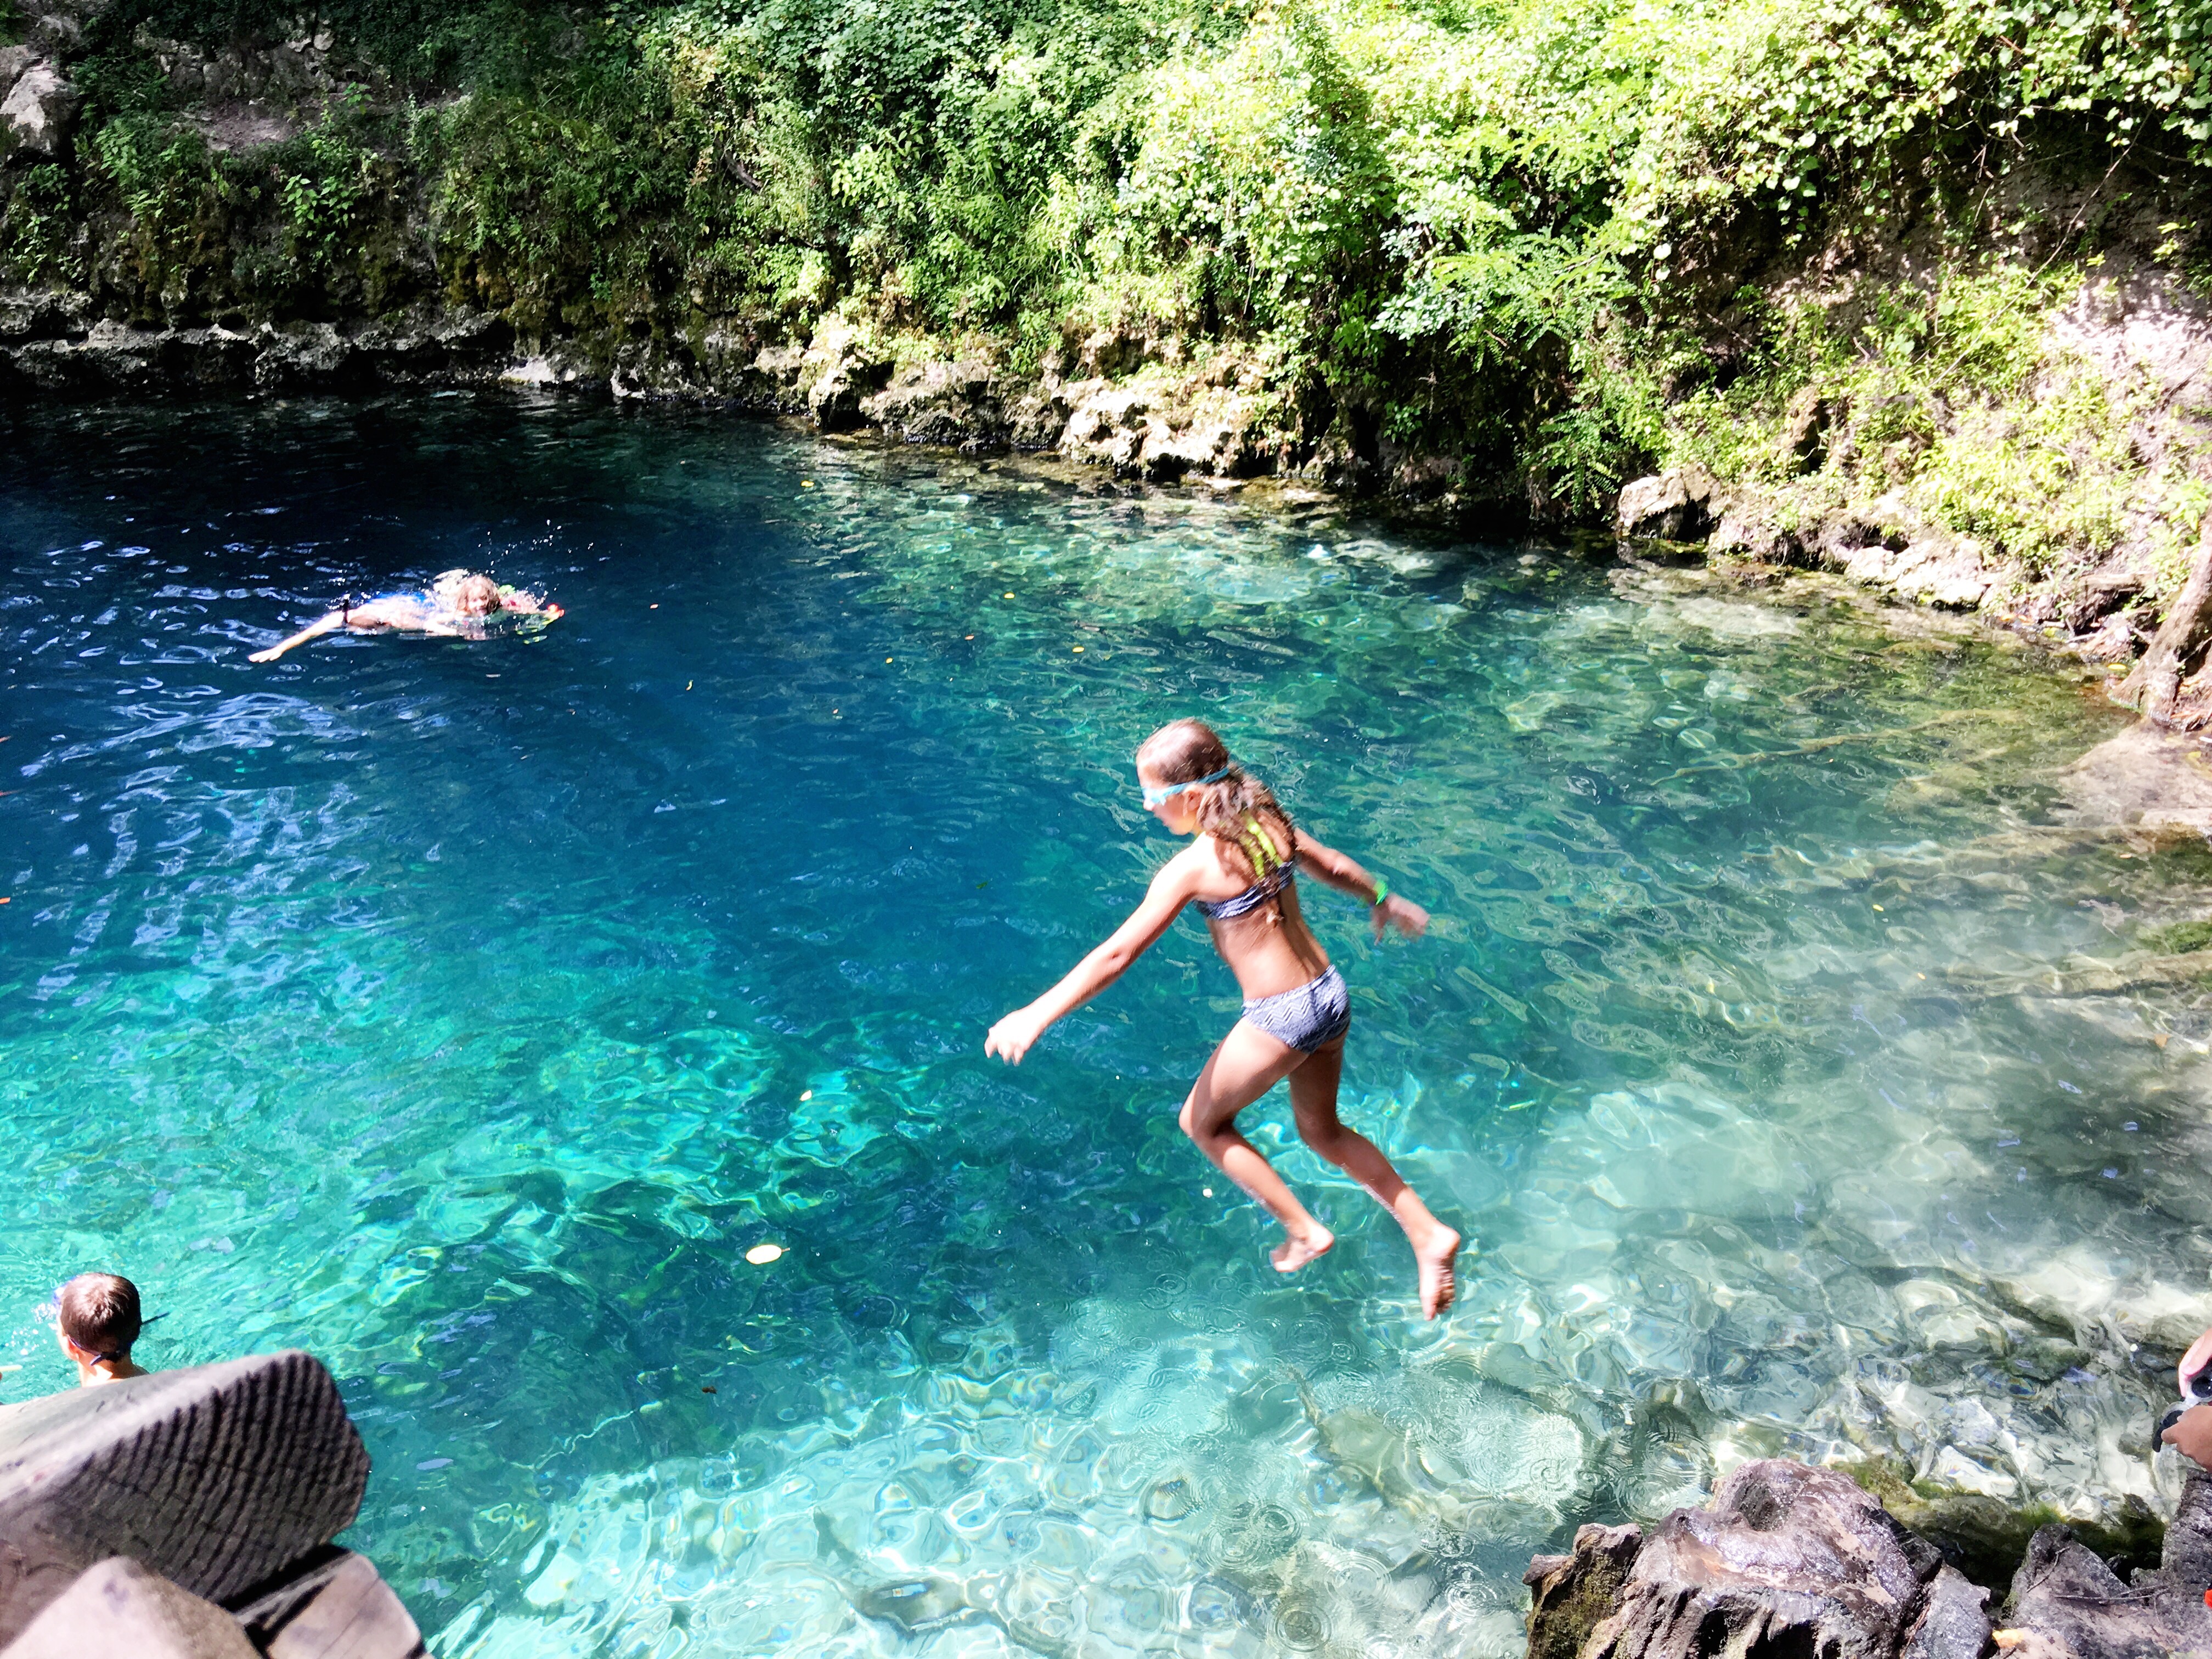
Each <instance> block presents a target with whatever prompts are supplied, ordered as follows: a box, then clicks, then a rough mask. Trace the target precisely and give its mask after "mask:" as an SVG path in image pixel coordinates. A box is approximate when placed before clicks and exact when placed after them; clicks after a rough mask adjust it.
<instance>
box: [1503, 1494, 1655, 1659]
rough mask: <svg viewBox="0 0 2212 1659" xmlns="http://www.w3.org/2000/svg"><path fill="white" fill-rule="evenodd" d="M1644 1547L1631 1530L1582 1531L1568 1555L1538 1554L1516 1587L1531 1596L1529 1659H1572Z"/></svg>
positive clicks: (1589, 1528) (1641, 1536) (1597, 1528)
mask: <svg viewBox="0 0 2212 1659" xmlns="http://www.w3.org/2000/svg"><path fill="white" fill-rule="evenodd" d="M1643 1547H1644V1534H1642V1533H1641V1532H1640V1531H1638V1529H1637V1528H1634V1527H1600V1526H1585V1527H1583V1528H1579V1529H1577V1532H1576V1533H1575V1552H1574V1553H1573V1554H1572V1555H1540V1556H1538V1557H1536V1559H1534V1560H1533V1561H1531V1562H1529V1564H1528V1571H1526V1572H1525V1573H1523V1574H1522V1575H1521V1582H1522V1583H1524V1584H1526V1585H1528V1587H1529V1589H1531V1590H1533V1591H1534V1601H1533V1602H1532V1604H1531V1605H1530V1607H1529V1609H1528V1659H1575V1655H1576V1654H1577V1653H1579V1652H1580V1651H1581V1650H1582V1645H1583V1642H1585V1641H1586V1640H1588V1639H1589V1633H1590V1632H1592V1631H1593V1630H1595V1629H1596V1628H1597V1626H1598V1625H1599V1624H1600V1623H1601V1621H1602V1620H1604V1619H1605V1617H1606V1615H1607V1613H1611V1612H1612V1611H1613V1603H1614V1602H1615V1601H1617V1600H1618V1599H1619V1597H1620V1589H1621V1586H1622V1585H1623V1584H1625V1583H1626V1582H1627V1580H1628V1571H1629V1569H1630V1568H1631V1567H1632V1565H1635V1561H1636V1553H1637V1552H1638V1550H1640V1549H1642V1548H1643Z"/></svg>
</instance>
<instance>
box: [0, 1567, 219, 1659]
mask: <svg viewBox="0 0 2212 1659" xmlns="http://www.w3.org/2000/svg"><path fill="white" fill-rule="evenodd" d="M108 1656H112V1659H260V1656H259V1655H258V1654H257V1653H256V1652H255V1651H254V1649H253V1644H252V1643H251V1642H249V1641H247V1640H246V1631H245V1628H244V1626H241V1625H240V1623H239V1622H238V1620H235V1619H234V1618H232V1617H231V1616H230V1615H229V1614H228V1613H225V1612H224V1611H223V1610H222V1608H221V1607H217V1606H216V1605H215V1604H214V1603H213V1602H212V1601H201V1600H200V1598H199V1597H198V1596H197V1595H193V1594H192V1593H191V1591H190V1590H185V1589H179V1588H178V1587H177V1586H176V1585H174V1584H173V1583H170V1582H169V1581H168V1580H167V1579H166V1578H164V1577H161V1575H160V1574H158V1573H151V1572H149V1571H146V1569H145V1568H143V1567H142V1566H140V1565H138V1563H137V1562H136V1561H132V1560H129V1559H125V1558H124V1557H121V1556H118V1557H116V1558H114V1559H111V1560H106V1561H101V1562H98V1563H96V1564H94V1565H93V1566H91V1567H88V1568H87V1569H86V1570H85V1571H83V1572H82V1573H80V1574H78V1575H77V1577H76V1582H75V1583H72V1584H71V1585H70V1587H69V1588H68V1589H65V1590H64V1591H63V1592H62V1593H61V1594H60V1595H58V1596H56V1597H55V1598H54V1599H53V1600H52V1601H49V1602H48V1603H47V1604H46V1610H45V1611H44V1612H42V1613H40V1614H39V1616H38V1617H37V1618H36V1619H33V1620H32V1621H31V1622H30V1625H29V1626H27V1628H26V1629H25V1630H24V1632H23V1633H22V1634H21V1636H19V1637H17V1638H15V1640H14V1641H13V1642H11V1643H9V1645H8V1647H7V1648H6V1650H4V1651H0V1659H108Z"/></svg>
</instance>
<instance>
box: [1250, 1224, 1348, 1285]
mask: <svg viewBox="0 0 2212 1659" xmlns="http://www.w3.org/2000/svg"><path fill="white" fill-rule="evenodd" d="M1334 1243H1336V1235H1335V1234H1334V1233H1333V1232H1331V1231H1329V1230H1328V1228H1326V1227H1323V1226H1319V1225H1316V1227H1315V1228H1314V1230H1313V1231H1312V1232H1311V1233H1310V1234H1309V1235H1307V1236H1305V1237H1291V1238H1286V1239H1285V1240H1284V1241H1283V1242H1282V1243H1279V1244H1278V1245H1276V1246H1275V1248H1274V1249H1272V1250H1270V1251H1268V1252H1267V1260H1268V1261H1272V1262H1273V1263H1274V1264H1275V1271H1276V1272H1277V1273H1296V1272H1297V1270H1298V1269H1299V1268H1301V1267H1304V1266H1305V1265H1306V1263H1307V1262H1309V1261H1313V1260H1315V1259H1316V1257H1319V1256H1324V1255H1328V1252H1329V1248H1330V1246H1332V1245H1334Z"/></svg>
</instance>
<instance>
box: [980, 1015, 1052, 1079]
mask: <svg viewBox="0 0 2212 1659" xmlns="http://www.w3.org/2000/svg"><path fill="white" fill-rule="evenodd" d="M1045 1025H1046V1022H1045V1021H1043V1020H1042V1019H1040V1018H1037V1016H1036V1014H1034V1013H1032V1012H1030V1010H1028V1009H1027V1008H1017V1009H1015V1010H1014V1012H1012V1013H1011V1014H1008V1015H1007V1016H1006V1018H1004V1019H1002V1020H1000V1022H999V1023H998V1024H996V1025H994V1026H993V1027H992V1028H991V1031H990V1035H989V1036H986V1037H985V1038H984V1039H983V1052H984V1053H985V1054H996V1055H997V1056H998V1057H999V1058H1000V1060H1005V1061H1006V1064H1007V1065H1009V1066H1018V1065H1020V1064H1021V1063H1022V1056H1023V1055H1024V1054H1027V1053H1029V1051H1030V1049H1031V1048H1035V1047H1036V1040H1037V1039H1038V1038H1039V1037H1041V1036H1043V1035H1044V1028H1045Z"/></svg>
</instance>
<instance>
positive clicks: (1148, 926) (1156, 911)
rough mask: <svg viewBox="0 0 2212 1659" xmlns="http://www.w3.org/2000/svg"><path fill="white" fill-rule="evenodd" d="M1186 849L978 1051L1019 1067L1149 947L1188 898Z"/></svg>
mask: <svg viewBox="0 0 2212 1659" xmlns="http://www.w3.org/2000/svg"><path fill="white" fill-rule="evenodd" d="M1188 857H1189V855H1188V854H1187V853H1185V854H1177V855H1176V857H1175V858H1173V859H1171V860H1169V861H1168V864H1167V866H1166V867H1165V868H1164V869H1163V870H1162V871H1161V872H1159V874H1158V875H1156V876H1154V877H1153V878H1152V885H1151V886H1150V887H1149V888H1147V889H1146V892H1145V902H1143V903H1142V904H1139V906H1138V907H1137V908H1135V909H1134V910H1132V911H1131V912H1130V913H1129V919H1128V920H1127V921H1125V922H1123V923H1122V924H1121V926H1120V927H1116V928H1115V930H1114V932H1113V933H1112V935H1111V936H1110V937H1109V939H1107V940H1106V942H1105V943H1104V944H1103V945H1099V946H1098V947H1097V949H1096V950H1094V951H1091V954H1090V955H1089V956H1087V957H1084V958H1083V960H1082V961H1080V962H1079V963H1076V964H1075V966H1074V967H1073V968H1071V969H1068V971H1067V976H1066V978H1065V979H1063V980H1061V981H1060V983H1059V984H1057V985H1055V986H1054V987H1052V989H1050V990H1049V991H1047V992H1046V993H1045V994H1043V995H1042V996H1041V997H1039V998H1038V999H1037V1000H1036V1001H1035V1002H1032V1003H1030V1005H1029V1006H1027V1007H1026V1008H1017V1009H1015V1010H1014V1012H1012V1013H1011V1014H1008V1015H1007V1016H1006V1018H1004V1019H1002V1020H1000V1022H999V1023H998V1024H996V1025H994V1026H993V1027H992V1028H991V1033H990V1035H989V1036H987V1037H985V1038H984V1039H983V1052H984V1053H985V1054H996V1055H997V1056H998V1057H999V1058H1000V1059H1001V1060H1005V1061H1006V1063H1007V1064H1008V1065H1009V1066H1018V1065H1020V1064H1021V1063H1022V1056H1023V1055H1024V1054H1027V1053H1029V1051H1030V1048H1032V1047H1033V1046H1035V1044H1036V1040H1037V1039H1038V1038H1039V1037H1041V1036H1043V1035H1044V1034H1045V1031H1046V1030H1047V1029H1048V1027H1050V1026H1051V1024H1053V1022H1054V1021H1055V1020H1057V1019H1059V1018H1061V1017H1062V1016H1063V1015H1065V1014H1069V1013H1072V1012H1074V1011H1075V1010H1076V1009H1078V1008H1080V1007H1081V1006H1083V1005H1084V1004H1085V1003H1086V1002H1088V1001H1090V1000H1091V998H1093V997H1095V996H1097V994H1099V993H1100V992H1101V991H1103V990H1104V989H1105V988H1106V987H1108V986H1109V985H1111V984H1112V983H1113V982H1114V981H1115V980H1117V979H1119V978H1121V975H1123V974H1125V973H1127V971H1128V969H1129V964H1130V963H1133V962H1134V961H1135V960H1136V959H1137V958H1138V957H1140V956H1142V955H1144V954H1145V952H1146V951H1149V950H1150V949H1152V945H1153V944H1154V942H1155V941H1157V940H1158V938H1159V936H1160V935H1161V934H1162V933H1166V932H1167V930H1168V928H1169V926H1170V924H1171V923H1173V921H1175V919H1176V913H1177V912H1179V911H1180V910H1181V909H1182V907H1183V905H1184V904H1185V903H1186V902H1188V900H1189V898H1190V894H1191V884H1192V880H1193V875H1194V872H1193V869H1192V866H1190V865H1189V864H1188V862H1187V860H1188Z"/></svg>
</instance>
